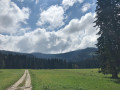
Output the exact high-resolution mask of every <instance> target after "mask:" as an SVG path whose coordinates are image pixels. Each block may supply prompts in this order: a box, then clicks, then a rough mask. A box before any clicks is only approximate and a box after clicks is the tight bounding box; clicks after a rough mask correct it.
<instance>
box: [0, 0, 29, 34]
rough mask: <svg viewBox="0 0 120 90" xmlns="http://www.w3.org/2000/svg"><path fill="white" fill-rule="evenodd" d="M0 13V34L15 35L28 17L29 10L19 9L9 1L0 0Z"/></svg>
mask: <svg viewBox="0 0 120 90" xmlns="http://www.w3.org/2000/svg"><path fill="white" fill-rule="evenodd" d="M0 11H1V12H0V33H15V32H16V30H17V29H19V28H20V25H21V24H20V23H24V24H26V23H27V22H26V19H29V15H30V10H29V8H26V7H23V8H22V9H20V8H19V7H18V6H17V5H16V4H15V3H14V2H11V1H10V0H0Z"/></svg>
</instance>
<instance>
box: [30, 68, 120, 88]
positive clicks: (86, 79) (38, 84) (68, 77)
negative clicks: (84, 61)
mask: <svg viewBox="0 0 120 90" xmlns="http://www.w3.org/2000/svg"><path fill="white" fill-rule="evenodd" d="M30 74H31V78H32V86H33V90H120V80H115V79H111V78H110V77H111V76H110V75H103V74H100V73H98V70H97V69H66V70H64V69H63V70H62V69H59V70H56V69H55V70H30Z"/></svg>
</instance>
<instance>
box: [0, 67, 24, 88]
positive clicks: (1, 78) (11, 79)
mask: <svg viewBox="0 0 120 90" xmlns="http://www.w3.org/2000/svg"><path fill="white" fill-rule="evenodd" d="M23 73H24V70H21V69H14V70H13V69H0V90H5V89H6V88H8V87H9V86H11V85H12V84H14V83H15V82H16V81H17V80H18V79H19V78H20V77H21V76H22V75H23Z"/></svg>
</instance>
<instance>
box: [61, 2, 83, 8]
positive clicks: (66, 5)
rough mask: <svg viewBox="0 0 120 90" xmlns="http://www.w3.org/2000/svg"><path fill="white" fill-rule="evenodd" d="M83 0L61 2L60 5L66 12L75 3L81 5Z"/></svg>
mask: <svg viewBox="0 0 120 90" xmlns="http://www.w3.org/2000/svg"><path fill="white" fill-rule="evenodd" d="M83 1H84V0H63V1H62V5H63V7H64V9H65V10H67V9H68V8H69V7H72V6H73V5H74V4H75V3H77V2H79V3H82V2H83Z"/></svg>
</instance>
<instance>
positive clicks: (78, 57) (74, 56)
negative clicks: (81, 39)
mask: <svg viewBox="0 0 120 90" xmlns="http://www.w3.org/2000/svg"><path fill="white" fill-rule="evenodd" d="M96 51H97V48H86V49H80V50H75V51H70V52H66V53H59V54H44V53H38V52H34V53H20V52H11V51H4V50H0V52H1V53H4V54H14V55H15V54H21V55H27V56H33V57H37V58H44V59H52V58H57V59H64V60H66V61H68V62H79V61H83V60H86V59H88V58H92V57H93V56H95V55H96V54H95V52H96Z"/></svg>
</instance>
